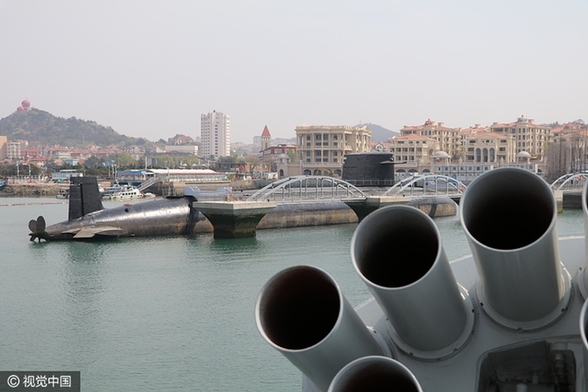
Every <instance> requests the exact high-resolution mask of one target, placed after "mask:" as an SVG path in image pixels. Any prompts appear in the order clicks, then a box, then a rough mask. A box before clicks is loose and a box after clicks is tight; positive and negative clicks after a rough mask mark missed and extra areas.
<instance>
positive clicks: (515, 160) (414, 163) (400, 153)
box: [0, 99, 588, 178]
mask: <svg viewBox="0 0 588 392" xmlns="http://www.w3.org/2000/svg"><path fill="white" fill-rule="evenodd" d="M30 110H35V108H34V107H32V106H31V103H30V101H29V100H28V99H25V100H23V101H22V102H21V105H20V106H18V107H17V109H16V111H17V112H23V113H22V115H23V116H27V115H28V113H26V112H27V111H30ZM294 132H295V137H293V138H292V139H272V137H271V133H270V131H269V128H268V126H267V125H266V126H264V128H263V130H262V132H261V134H260V136H256V137H255V138H254V144H253V145H244V144H241V143H234V145H233V147H232V146H231V142H230V141H231V119H230V116H228V115H226V114H224V113H222V112H217V111H212V112H209V113H205V114H201V124H200V138H195V139H192V138H190V137H188V136H185V135H176V136H175V137H174V138H170V139H169V140H168V143H167V145H166V146H165V148H162V147H157V148H156V149H155V152H153V151H150V152H149V153H147V152H146V151H145V149H141V147H140V146H126V147H125V150H124V151H125V152H127V151H128V152H129V153H130V154H131V155H132V157H133V158H134V159H137V160H139V159H141V160H144V162H145V167H147V165H148V162H149V163H150V166H153V167H157V164H158V159H160V158H161V157H163V156H165V155H167V156H170V155H173V156H178V157H179V158H178V159H179V161H182V160H186V159H184V158H181V156H192V157H194V158H195V159H199V160H200V163H198V165H200V164H202V163H204V165H210V164H211V163H215V162H217V163H220V161H221V160H220V158H224V157H232V160H224V161H223V162H222V167H221V166H219V168H220V169H222V170H227V171H235V173H238V174H240V175H244V174H245V173H249V169H250V170H251V171H256V172H265V171H272V172H276V173H277V175H278V176H279V177H288V176H295V175H326V176H337V177H341V176H342V170H343V164H344V161H345V156H346V155H348V154H355V153H367V152H370V151H378V152H384V151H387V152H391V153H392V154H393V156H394V166H395V175H396V176H397V178H401V177H403V176H406V175H414V174H424V173H436V174H445V175H451V176H453V177H456V178H457V177H460V176H466V177H468V176H474V177H475V176H476V175H478V174H479V173H481V172H484V171H487V170H490V169H492V168H495V167H500V166H509V165H518V166H525V167H526V168H527V169H528V170H532V171H535V172H537V173H541V174H545V173H549V175H550V176H551V177H553V176H559V175H563V174H566V173H571V172H579V171H586V170H587V169H588V152H587V148H588V127H587V126H586V124H584V122H583V121H581V120H579V121H576V122H573V123H567V124H563V125H559V124H557V123H556V124H551V125H546V124H536V123H535V121H534V120H533V119H530V118H527V117H525V116H520V117H518V118H517V119H516V121H513V122H510V123H499V122H494V123H492V124H491V125H488V126H481V125H480V124H476V125H474V126H473V127H468V128H452V127H448V126H446V125H445V124H444V123H443V122H435V121H432V120H430V119H428V120H426V121H425V122H424V123H422V124H419V125H405V126H404V127H403V128H402V129H400V130H398V132H399V134H398V135H396V136H393V137H391V138H390V139H389V140H386V141H378V142H374V141H373V140H372V132H371V130H370V128H369V126H365V125H364V126H349V125H299V126H297V127H296V128H295V129H294ZM380 140H382V139H380ZM115 147H116V146H109V147H108V148H104V147H98V146H86V147H84V148H83V149H80V148H65V147H62V146H31V147H29V144H28V141H26V140H9V139H8V137H6V136H0V160H3V161H4V162H6V163H10V162H13V163H14V162H20V163H21V164H25V165H26V164H32V165H37V166H39V167H44V166H45V165H47V164H48V163H50V162H51V163H54V164H55V163H56V164H60V162H63V163H64V164H68V163H69V164H71V165H77V164H78V163H83V162H84V160H86V159H88V158H89V157H92V156H94V157H98V158H100V159H101V158H104V157H107V156H108V155H112V154H116V153H120V152H121V151H122V150H120V149H117V148H115ZM113 148H114V149H113ZM232 148H233V150H232ZM166 162H169V158H168V160H167V161H166ZM231 162H233V164H231ZM190 164H191V165H192V166H194V164H193V162H192V163H190ZM244 164H248V165H244Z"/></svg>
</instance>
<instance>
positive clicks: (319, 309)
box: [259, 266, 341, 350]
mask: <svg viewBox="0 0 588 392" xmlns="http://www.w3.org/2000/svg"><path fill="white" fill-rule="evenodd" d="M262 295H263V296H262V300H261V301H260V304H259V306H260V309H259V315H260V321H261V324H262V328H263V330H264V332H265V334H266V336H267V337H268V338H269V339H270V340H271V341H272V342H273V343H274V344H276V345H277V346H280V347H282V348H285V349H289V350H301V349H305V348H308V347H311V346H313V345H315V344H317V343H319V342H320V341H321V340H323V339H324V338H325V337H326V336H327V335H328V334H329V332H331V330H332V329H333V327H334V326H335V323H336V322H337V317H338V316H339V311H340V308H341V301H340V297H339V292H338V290H337V287H336V286H335V285H334V283H333V281H332V280H331V279H330V278H329V277H328V275H326V274H325V273H324V272H322V271H320V270H317V269H316V268H312V267H305V266H301V267H294V268H290V269H288V270H285V271H283V272H281V273H280V274H278V275H276V276H275V277H274V278H272V280H271V282H270V283H269V285H268V286H267V289H266V291H265V292H264V293H263V294H262Z"/></svg>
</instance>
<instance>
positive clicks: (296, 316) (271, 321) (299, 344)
mask: <svg viewBox="0 0 588 392" xmlns="http://www.w3.org/2000/svg"><path fill="white" fill-rule="evenodd" d="M255 319H256V322H257V327H258V329H259V331H260V333H261V335H262V336H263V337H264V338H265V340H266V341H267V342H268V343H269V344H270V345H271V346H273V347H274V348H275V349H276V350H278V351H279V352H281V353H282V354H283V355H284V356H285V357H286V358H288V359H289V360H290V362H292V363H293V364H294V365H295V366H296V367H297V368H298V369H300V370H301V371H302V372H303V373H304V374H305V375H306V376H307V377H308V378H309V379H310V380H311V381H312V382H313V383H314V384H315V385H316V386H317V387H318V388H320V389H321V390H322V391H326V390H327V388H328V387H329V384H330V383H331V380H332V379H333V377H334V376H335V375H336V374H337V372H338V371H339V370H340V369H341V368H343V367H344V366H345V365H347V364H348V363H349V362H351V361H353V360H355V359H357V358H360V357H363V356H369V355H384V350H383V348H382V347H381V346H380V345H379V343H378V342H377V341H376V339H375V338H374V336H373V335H372V333H371V332H370V331H369V329H368V328H367V327H366V326H365V324H364V323H363V322H362V321H361V319H360V318H359V316H358V315H357V313H356V312H355V310H353V308H352V307H351V305H350V304H349V302H347V300H346V299H345V297H343V295H342V293H341V290H340V289H339V287H338V286H337V284H336V282H335V281H334V280H333V278H332V277H331V276H330V275H328V274H327V273H326V272H324V271H322V270H320V269H318V268H316V267H311V266H295V267H291V268H287V269H285V270H283V271H281V272H279V273H277V274H276V275H274V276H273V277H272V278H271V279H270V280H269V281H268V282H267V283H266V284H265V286H264V287H263V289H262V290H261V293H260V294H259V297H258V299H257V303H256V306H255Z"/></svg>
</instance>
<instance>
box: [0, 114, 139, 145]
mask: <svg viewBox="0 0 588 392" xmlns="http://www.w3.org/2000/svg"><path fill="white" fill-rule="evenodd" d="M0 136H7V137H8V140H28V141H29V144H30V145H31V146H32V147H35V146H53V145H60V146H64V147H83V146H85V145H88V144H96V145H98V146H101V147H104V146H108V145H112V144H115V145H119V146H131V145H145V144H149V143H150V142H149V141H147V139H143V138H133V137H128V136H125V135H121V134H119V133H117V132H115V131H114V130H113V129H112V128H111V127H105V126H102V125H99V124H97V123H96V122H94V121H86V120H79V119H77V118H75V117H71V118H67V119H66V118H62V117H55V116H54V115H52V114H51V113H48V112H45V111H43V110H39V109H32V110H26V111H16V112H14V113H12V114H11V115H10V116H8V117H5V118H3V119H0Z"/></svg>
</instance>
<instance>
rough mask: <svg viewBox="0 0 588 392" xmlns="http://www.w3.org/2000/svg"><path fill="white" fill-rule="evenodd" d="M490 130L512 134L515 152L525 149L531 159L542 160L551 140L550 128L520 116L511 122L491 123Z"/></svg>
mask: <svg viewBox="0 0 588 392" xmlns="http://www.w3.org/2000/svg"><path fill="white" fill-rule="evenodd" d="M490 128H491V131H492V132H496V133H502V134H506V135H512V136H514V142H515V143H516V144H515V153H516V154H518V153H519V152H522V151H526V152H528V153H529V154H531V159H532V160H533V161H543V159H544V157H545V153H546V148H547V145H548V144H549V143H550V142H551V138H552V134H551V132H550V130H551V128H550V127H548V126H546V125H538V124H535V121H534V120H533V119H530V118H526V117H524V116H521V117H519V118H518V119H517V121H516V122H512V123H496V122H495V123H493V124H492V126H491V127H490Z"/></svg>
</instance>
